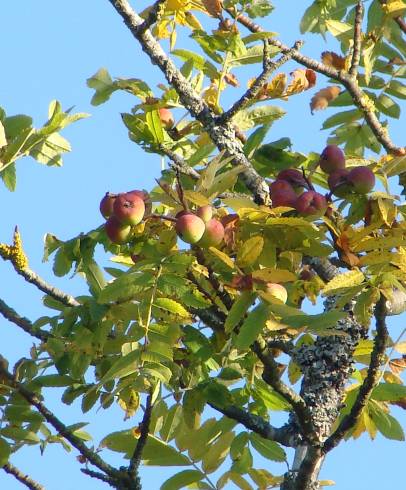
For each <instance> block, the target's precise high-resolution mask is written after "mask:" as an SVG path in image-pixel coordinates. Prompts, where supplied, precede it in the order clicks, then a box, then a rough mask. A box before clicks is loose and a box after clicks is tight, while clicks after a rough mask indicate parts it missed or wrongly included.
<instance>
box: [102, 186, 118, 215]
mask: <svg viewBox="0 0 406 490" xmlns="http://www.w3.org/2000/svg"><path fill="white" fill-rule="evenodd" d="M116 197H117V195H116V194H110V192H106V195H105V196H104V197H103V199H102V200H101V201H100V212H101V214H102V216H103V217H104V218H106V219H108V218H110V216H111V215H112V214H113V207H114V201H115V200H116Z"/></svg>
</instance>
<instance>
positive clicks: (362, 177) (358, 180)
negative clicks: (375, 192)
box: [347, 167, 375, 194]
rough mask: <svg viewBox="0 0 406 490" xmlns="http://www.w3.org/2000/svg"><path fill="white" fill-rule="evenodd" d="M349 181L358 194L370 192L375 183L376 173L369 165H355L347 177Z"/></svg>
mask: <svg viewBox="0 0 406 490" xmlns="http://www.w3.org/2000/svg"><path fill="white" fill-rule="evenodd" d="M347 180H348V182H350V183H351V184H352V185H353V188H354V191H355V192H357V193H358V194H368V192H371V191H372V189H373V188H374V185H375V175H374V173H373V172H372V170H371V169H370V168H368V167H354V168H352V169H351V170H350V173H349V174H348V177H347Z"/></svg>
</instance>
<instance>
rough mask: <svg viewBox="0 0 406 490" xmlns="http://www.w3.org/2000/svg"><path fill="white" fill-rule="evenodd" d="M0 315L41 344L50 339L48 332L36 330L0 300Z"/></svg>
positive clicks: (26, 319) (28, 321)
mask: <svg viewBox="0 0 406 490" xmlns="http://www.w3.org/2000/svg"><path fill="white" fill-rule="evenodd" d="M0 313H1V314H2V315H3V316H4V318H6V319H7V320H8V321H10V322H12V323H14V324H15V325H17V326H18V327H20V328H21V329H22V330H24V332H27V333H28V334H30V335H31V336H32V337H35V338H37V339H38V340H41V341H43V342H46V341H47V340H48V339H49V337H52V334H50V333H49V332H44V331H42V330H39V329H36V328H35V327H34V326H33V324H32V322H31V321H30V320H28V318H25V317H23V316H20V315H19V314H18V313H17V312H16V311H15V310H13V308H11V307H10V306H8V305H7V303H5V302H4V301H3V300H2V299H1V298H0Z"/></svg>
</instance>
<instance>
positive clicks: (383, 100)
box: [375, 94, 400, 119]
mask: <svg viewBox="0 0 406 490" xmlns="http://www.w3.org/2000/svg"><path fill="white" fill-rule="evenodd" d="M375 105H376V108H377V109H378V110H379V111H380V112H383V113H384V114H386V115H387V116H389V117H394V118H395V119H399V116H400V106H399V104H397V103H396V102H395V101H394V100H393V99H392V98H391V97H389V96H388V95H386V94H381V95H380V96H379V97H378V98H377V99H376V101H375Z"/></svg>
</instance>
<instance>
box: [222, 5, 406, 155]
mask: <svg viewBox="0 0 406 490" xmlns="http://www.w3.org/2000/svg"><path fill="white" fill-rule="evenodd" d="M226 10H227V11H228V12H229V13H230V15H232V16H233V17H234V12H233V11H232V10H231V9H226ZM237 20H238V22H240V24H242V25H243V26H245V27H246V28H247V29H248V30H250V31H251V32H264V29H262V27H261V26H259V25H258V24H255V23H254V22H253V21H252V20H251V19H250V18H249V17H247V16H245V15H243V14H239V15H238V17H237ZM269 43H270V44H271V45H273V46H275V47H277V48H279V49H280V51H281V52H282V53H288V52H289V50H291V48H290V47H289V46H286V45H285V44H283V43H281V42H280V41H278V40H277V39H270V40H269ZM291 57H292V59H293V60H295V61H297V62H298V63H300V64H301V65H303V66H306V67H307V68H311V69H312V70H314V71H316V72H318V73H321V74H322V75H325V76H326V77H329V78H332V79H334V80H337V81H338V82H340V83H342V84H343V85H344V87H345V88H346V89H347V90H348V92H349V93H350V95H351V97H352V100H353V101H354V104H355V105H356V106H357V107H358V108H359V109H360V110H361V111H362V113H363V114H364V117H365V120H366V122H367V124H368V126H369V127H370V128H371V131H372V132H373V133H374V135H375V137H376V139H377V140H378V141H379V142H380V143H381V145H382V146H383V147H384V148H385V150H386V151H387V152H388V153H392V154H394V155H398V156H402V155H405V154H406V150H405V148H401V147H398V146H396V145H395V144H394V143H393V141H392V140H391V138H390V136H389V134H388V131H387V129H386V128H384V127H383V126H382V124H381V122H380V121H379V119H378V118H377V116H376V115H375V111H374V107H373V104H371V102H370V100H369V98H368V97H367V96H366V95H365V93H364V92H363V91H362V90H361V89H360V87H359V85H358V83H357V81H356V80H354V79H353V78H352V77H351V76H350V75H349V74H347V73H345V72H344V71H342V70H337V69H335V68H333V67H330V66H327V65H325V64H324V63H321V62H320V61H317V60H315V59H313V58H309V57H308V56H305V55H303V54H302V53H300V52H299V51H297V50H291Z"/></svg>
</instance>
